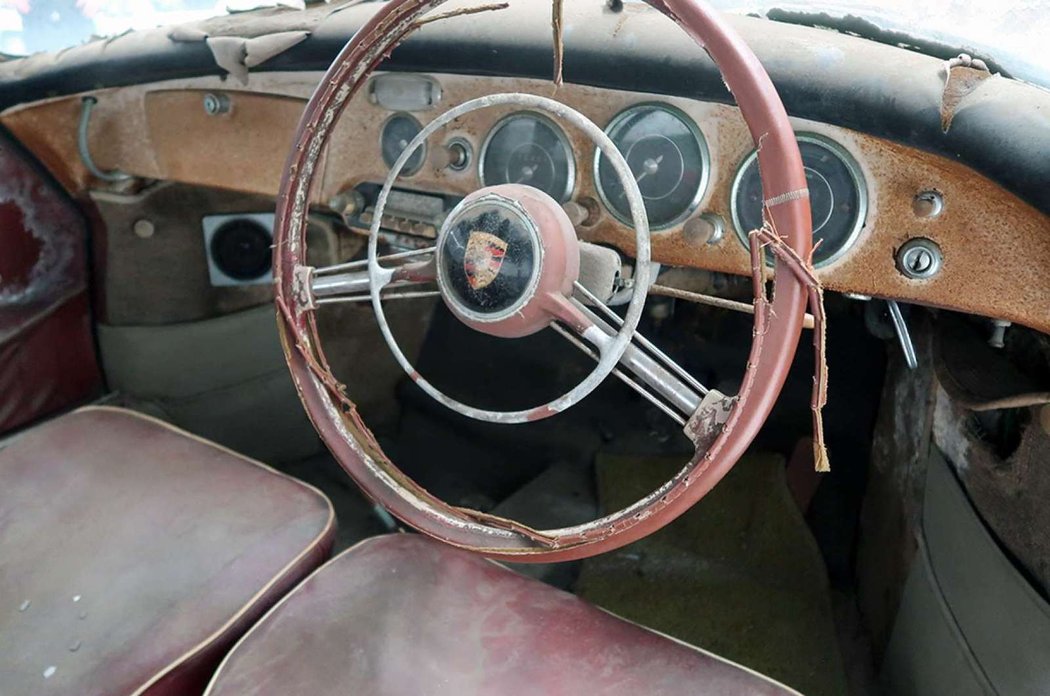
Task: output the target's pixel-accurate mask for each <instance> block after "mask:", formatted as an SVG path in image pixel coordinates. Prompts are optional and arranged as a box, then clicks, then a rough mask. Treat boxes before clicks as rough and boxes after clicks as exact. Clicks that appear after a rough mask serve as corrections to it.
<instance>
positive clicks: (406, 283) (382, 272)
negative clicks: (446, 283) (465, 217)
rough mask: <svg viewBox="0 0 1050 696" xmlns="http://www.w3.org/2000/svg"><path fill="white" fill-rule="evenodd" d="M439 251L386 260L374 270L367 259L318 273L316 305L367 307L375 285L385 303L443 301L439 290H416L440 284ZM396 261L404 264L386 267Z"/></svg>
mask: <svg viewBox="0 0 1050 696" xmlns="http://www.w3.org/2000/svg"><path fill="white" fill-rule="evenodd" d="M435 251H436V250H435V248H434V247H428V248H426V249H417V250H414V251H408V252H403V253H399V254H390V255H388V256H382V257H379V258H378V259H376V264H375V266H373V267H371V268H370V267H369V262H368V259H363V260H361V261H351V262H349V263H343V264H338V265H334V266H326V267H323V268H317V269H314V270H313V273H312V274H311V280H310V293H311V298H312V301H313V304H314V305H315V306H322V305H329V304H351V303H367V302H370V301H371V290H372V287H373V286H374V285H376V286H378V288H379V292H380V297H381V298H382V299H383V300H384V301H386V300H412V299H422V298H432V297H439V296H440V295H441V293H440V292H439V291H438V290H419V289H416V288H418V287H419V286H424V285H433V284H434V283H435V282H436V280H437V267H436V265H435ZM392 261H397V262H400V263H399V264H397V265H395V266H384V265H383V262H392Z"/></svg>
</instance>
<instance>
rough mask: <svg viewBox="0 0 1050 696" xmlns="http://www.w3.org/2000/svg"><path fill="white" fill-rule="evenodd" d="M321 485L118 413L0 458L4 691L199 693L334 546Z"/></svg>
mask: <svg viewBox="0 0 1050 696" xmlns="http://www.w3.org/2000/svg"><path fill="white" fill-rule="evenodd" d="M333 531H334V516H333V513H332V508H331V505H330V504H329V502H328V500H327V499H326V498H325V497H324V496H323V495H321V493H319V492H318V491H317V490H315V489H313V488H310V487H308V486H306V485H304V484H302V483H299V482H297V481H295V480H293V479H291V478H289V477H287V476H284V475H282V474H279V473H277V472H275V471H273V470H272V469H269V468H267V467H265V466H263V465H261V464H259V463H257V462H253V461H251V460H249V459H246V458H244V457H241V456H239V455H237V454H234V453H233V452H230V451H228V450H225V449H222V448H220V447H218V446H216V445H212V444H210V443H207V442H204V441H202V440H199V439H196V438H194V437H192V436H189V435H187V434H185V433H182V432H180V431H177V430H175V429H174V428H171V427H169V426H167V425H165V424H162V423H160V422H159V421H155V420H152V419H149V418H146V417H143V416H139V415H135V414H132V413H130V412H127V411H121V410H117V409H109V408H89V409H85V410H81V411H78V412H76V413H73V414H70V415H68V416H65V417H63V418H60V419H58V420H55V421H52V422H50V423H48V424H46V425H43V426H41V427H39V428H36V429H34V430H31V431H29V432H28V433H26V434H25V435H23V436H21V437H19V438H17V439H16V440H14V441H13V442H12V443H10V444H9V445H8V446H7V447H6V448H5V449H2V450H0V693H2V694H4V696H16V695H21V694H76V695H77V696H91V695H94V694H98V695H100V696H101V695H102V694H106V695H112V694H132V693H134V694H150V695H156V694H179V695H180V696H181V695H183V694H193V693H197V694H199V693H200V692H201V691H203V689H204V686H205V684H206V683H207V681H208V679H209V677H210V676H211V674H212V673H213V672H214V670H215V666H216V664H217V663H218V662H219V660H220V659H222V656H223V655H224V654H225V652H226V651H227V650H228V649H229V647H230V646H231V645H232V644H233V643H234V642H235V641H236V639H237V638H238V637H240V635H241V634H243V633H244V631H246V630H247V629H248V627H250V626H251V625H252V624H253V623H254V622H255V621H256V620H257V619H258V618H259V616H261V615H262V614H263V613H264V612H265V611H266V610H267V609H268V608H269V607H271V606H272V605H273V603H274V602H276V601H277V599H279V598H280V597H281V596H282V595H283V594H284V593H285V592H287V590H288V589H289V588H291V587H293V586H294V585H295V584H296V583H298V582H299V581H300V580H301V579H302V578H303V577H305V576H306V575H308V574H309V573H310V571H312V570H313V569H314V568H316V567H317V566H318V565H320V564H321V563H323V562H324V559H325V558H327V557H328V555H329V553H330V551H331V544H332V538H333Z"/></svg>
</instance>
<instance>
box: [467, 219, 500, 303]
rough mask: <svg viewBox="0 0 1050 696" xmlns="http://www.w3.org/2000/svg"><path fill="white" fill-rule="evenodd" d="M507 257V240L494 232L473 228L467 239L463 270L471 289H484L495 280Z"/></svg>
mask: <svg viewBox="0 0 1050 696" xmlns="http://www.w3.org/2000/svg"><path fill="white" fill-rule="evenodd" d="M506 257H507V242H505V241H503V240H502V239H500V238H499V237H497V236H496V235H494V234H489V233H488V232H481V231H477V230H475V231H474V232H471V233H470V238H469V239H468V240H467V253H466V254H465V255H464V257H463V270H464V271H466V274H467V282H468V283H470V287H471V289H473V290H484V289H485V288H487V287H488V286H490V285H492V283H493V282H495V280H496V278H498V277H499V272H500V270H501V269H502V268H503V260H504V259H505V258H506Z"/></svg>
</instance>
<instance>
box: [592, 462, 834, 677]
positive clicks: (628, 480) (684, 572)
mask: <svg viewBox="0 0 1050 696" xmlns="http://www.w3.org/2000/svg"><path fill="white" fill-rule="evenodd" d="M596 464H597V471H598V492H599V498H600V500H601V503H602V507H603V509H604V510H615V509H620V508H623V507H625V506H626V505H628V504H631V503H633V502H635V501H636V500H638V499H640V498H641V497H643V496H644V495H647V494H649V493H650V492H652V491H653V490H655V489H656V488H657V487H658V486H659V485H660V484H662V483H663V482H664V481H666V480H668V479H669V478H670V477H671V476H673V475H674V473H675V472H677V471H678V470H679V469H680V467H681V466H682V460H681V458H675V459H668V458H653V457H633V456H620V455H606V454H601V455H599V456H598V459H597V462H596ZM576 592H577V594H578V595H580V596H581V597H584V598H586V599H587V600H589V601H591V602H593V603H594V604H597V605H598V606H600V607H603V608H605V609H607V610H609V611H611V612H613V613H615V614H618V615H620V616H622V617H624V618H626V619H629V620H631V621H635V622H637V623H639V624H642V625H644V626H648V627H650V628H653V629H655V630H657V631H660V632H662V633H666V634H668V635H670V636H673V637H675V638H678V639H680V640H683V641H685V642H687V643H690V644H692V645H696V646H698V647H701V648H704V649H705V650H709V651H711V652H713V653H715V654H717V655H720V656H722V657H725V658H727V659H729V660H733V661H734V662H738V663H740V664H742V665H745V666H747V667H749V668H751V669H754V670H757V671H759V672H761V673H763V674H766V675H768V676H770V677H772V678H774V679H777V680H778V681H781V682H783V683H784V684H787V685H788V686H791V687H793V688H795V689H797V690H799V691H801V692H802V693H803V694H806V696H844V695H845V694H846V681H845V676H844V672H843V667H842V660H841V657H840V653H839V648H838V644H837V642H836V634H835V626H834V621H833V618H832V608H831V601H830V597H829V590H828V580H827V574H826V572H825V569H824V563H823V561H822V559H821V556H820V553H819V551H818V549H817V546H816V543H815V542H814V540H813V537H812V536H811V534H810V532H809V529H808V528H807V527H806V524H805V521H804V520H803V518H802V515H801V513H800V512H799V510H798V508H797V507H796V505H795V503H794V501H793V500H792V498H791V494H790V493H789V491H788V488H787V485H786V483H785V477H784V463H783V460H782V459H781V458H780V457H777V456H774V455H749V456H747V457H745V458H744V459H742V460H741V461H740V462H739V463H738V464H737V465H736V467H735V468H734V469H733V471H732V472H730V474H729V475H728V476H727V477H726V479H725V480H724V481H723V482H722V483H721V484H719V485H718V487H716V488H715V490H714V491H713V492H712V493H711V494H710V495H708V496H707V497H706V498H705V499H704V500H702V501H701V502H700V503H699V504H697V506H696V507H694V508H693V509H692V510H690V511H689V512H688V513H686V514H685V515H683V516H682V517H681V518H679V519H678V520H676V521H675V522H673V523H672V524H671V525H669V526H668V527H667V528H665V529H663V530H661V531H659V532H657V533H655V534H653V535H652V536H650V537H648V538H646V539H643V540H642V541H639V542H637V543H635V544H632V545H630V546H628V547H627V548H624V549H621V550H619V551H615V552H612V553H609V554H606V555H603V556H599V557H597V558H592V559H588V560H587V561H585V562H584V564H583V568H582V570H581V574H580V578H579V581H578V583H577V587H576Z"/></svg>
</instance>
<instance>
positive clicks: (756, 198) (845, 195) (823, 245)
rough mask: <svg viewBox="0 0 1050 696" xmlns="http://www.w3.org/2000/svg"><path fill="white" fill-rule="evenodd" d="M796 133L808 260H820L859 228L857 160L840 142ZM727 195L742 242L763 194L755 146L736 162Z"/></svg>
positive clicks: (863, 211)
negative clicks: (809, 236) (808, 229)
mask: <svg viewBox="0 0 1050 696" xmlns="http://www.w3.org/2000/svg"><path fill="white" fill-rule="evenodd" d="M796 137H797V139H798V147H799V150H800V151H801V152H802V164H803V166H804V167H805V169H806V185H807V186H808V187H809V204H810V207H811V208H812V211H813V245H814V246H815V247H816V248H815V250H814V252H813V265H814V266H826V265H828V264H829V263H832V262H834V261H836V260H837V259H839V258H840V257H841V256H842V255H843V254H844V253H846V251H847V250H848V249H849V248H850V247H851V246H852V245H853V243H854V242H855V241H856V239H857V236H858V235H859V234H860V231H861V230H862V229H864V222H865V219H866V218H867V214H868V189H867V185H866V184H865V182H864V175H863V174H862V173H861V171H860V166H859V165H858V164H857V161H856V160H855V159H853V156H852V155H850V154H849V152H847V151H846V150H845V149H844V148H843V147H842V146H841V145H839V144H838V143H835V142H834V141H832V140H829V139H827V138H825V137H823V136H820V135H816V134H813V133H800V134H798V135H797V136H796ZM732 196H733V200H732V209H733V225H734V227H736V232H737V235H738V236H739V237H740V240H741V241H742V242H743V243H744V245H745V246H746V245H747V244H748V234H750V232H751V230H755V229H758V228H760V227H762V207H763V201H764V200H765V198H764V195H763V193H762V178H761V177H760V176H759V171H758V153H757V152H752V153H751V155H750V156H749V157H748V158H747V159H746V160H744V163H743V164H742V165H741V166H740V171H738V172H737V175H736V181H734V182H733V193H732Z"/></svg>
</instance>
